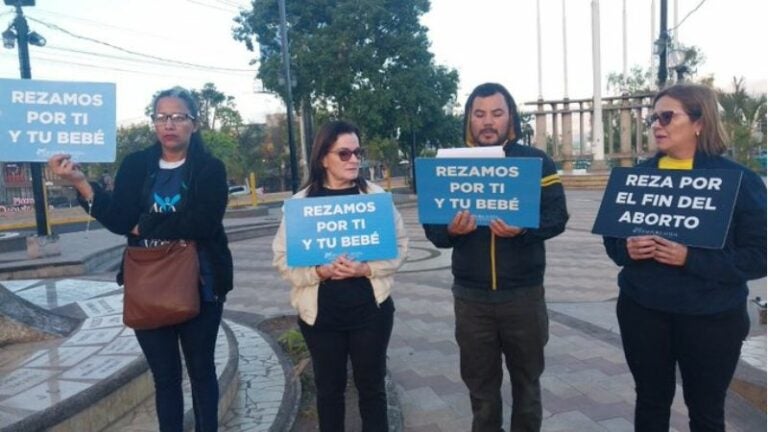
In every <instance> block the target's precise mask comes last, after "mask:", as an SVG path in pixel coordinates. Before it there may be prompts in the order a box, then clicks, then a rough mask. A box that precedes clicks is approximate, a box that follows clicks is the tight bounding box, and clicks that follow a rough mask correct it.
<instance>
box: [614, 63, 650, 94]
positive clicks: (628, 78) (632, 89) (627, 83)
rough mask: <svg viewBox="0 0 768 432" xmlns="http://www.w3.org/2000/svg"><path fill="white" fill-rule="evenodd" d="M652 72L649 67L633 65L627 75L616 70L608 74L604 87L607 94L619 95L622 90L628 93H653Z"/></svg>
mask: <svg viewBox="0 0 768 432" xmlns="http://www.w3.org/2000/svg"><path fill="white" fill-rule="evenodd" d="M652 87H653V73H652V71H651V69H650V68H648V69H643V68H642V67H641V66H638V65H635V66H632V68H631V69H630V70H629V74H628V75H624V74H622V73H618V72H612V73H610V74H608V80H607V84H606V89H607V90H608V94H612V95H620V94H622V93H624V92H627V93H629V94H630V95H636V94H642V93H653V91H654V90H653V88H652Z"/></svg>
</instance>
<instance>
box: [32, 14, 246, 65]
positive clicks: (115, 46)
mask: <svg viewBox="0 0 768 432" xmlns="http://www.w3.org/2000/svg"><path fill="white" fill-rule="evenodd" d="M28 19H29V20H30V21H34V22H36V23H38V24H42V25H44V26H46V27H48V28H50V29H53V30H57V31H60V32H62V33H65V34H67V35H70V36H72V37H74V38H77V39H82V40H86V41H89V42H93V43H97V44H100V45H104V46H108V47H110V48H112V49H116V50H118V51H122V52H125V53H128V54H132V55H135V56H139V57H145V58H149V59H153V60H159V61H162V62H166V63H173V64H177V65H181V66H191V67H196V68H212V69H216V70H222V71H229V72H254V70H252V69H235V68H214V67H212V66H208V65H201V64H196V63H189V62H185V61H181V60H172V59H168V58H165V57H158V56H154V55H151V54H144V53H141V52H138V51H133V50H129V49H127V48H123V47H120V46H117V45H113V44H111V43H108V42H104V41H100V40H98V39H93V38H90V37H87V36H81V35H78V34H76V33H72V32H71V31H69V30H66V29H64V28H61V27H59V26H57V25H55V24H50V23H47V22H45V21H42V20H39V19H35V18H32V17H28Z"/></svg>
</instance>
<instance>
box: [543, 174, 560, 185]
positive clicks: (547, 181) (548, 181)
mask: <svg viewBox="0 0 768 432" xmlns="http://www.w3.org/2000/svg"><path fill="white" fill-rule="evenodd" d="M557 183H560V176H559V175H557V174H552V175H548V176H546V177H542V178H541V187H547V186H552V185H553V184H557Z"/></svg>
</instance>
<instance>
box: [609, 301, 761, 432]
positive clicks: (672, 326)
mask: <svg viewBox="0 0 768 432" xmlns="http://www.w3.org/2000/svg"><path fill="white" fill-rule="evenodd" d="M616 314H617V316H618V319H619V327H620V329H621V340H622V343H623V345H624V355H625V356H626V358H627V364H628V366H629V369H630V371H631V372H632V376H633V377H634V379H635V391H636V393H637V401H636V403H635V430H636V431H638V432H656V431H664V432H667V431H669V416H670V406H671V405H672V400H673V399H674V396H675V365H677V366H678V367H679V368H680V375H681V377H682V381H683V397H684V398H685V404H686V405H687V406H688V416H689V424H690V428H691V432H700V431H725V412H724V411H725V396H726V392H727V391H728V385H729V384H730V382H731V378H733V373H734V371H735V370H736V363H737V362H738V360H739V355H740V353H741V343H742V341H743V340H744V338H745V337H746V336H747V334H748V332H749V316H748V315H747V308H746V302H745V303H744V305H743V306H740V307H738V308H736V309H733V310H729V311H725V312H721V313H717V314H713V315H682V314H675V313H667V312H661V311H658V310H653V309H648V308H645V307H643V306H641V305H640V304H638V303H636V302H635V301H633V300H632V299H630V298H628V297H627V296H625V295H620V296H619V300H618V302H617V304H616Z"/></svg>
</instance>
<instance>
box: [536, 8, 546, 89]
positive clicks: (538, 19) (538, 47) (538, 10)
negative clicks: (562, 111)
mask: <svg viewBox="0 0 768 432" xmlns="http://www.w3.org/2000/svg"><path fill="white" fill-rule="evenodd" d="M540 2H541V0H536V50H537V53H538V56H537V60H538V68H539V70H538V74H539V75H538V78H539V99H544V96H543V93H542V91H541V5H540Z"/></svg>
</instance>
